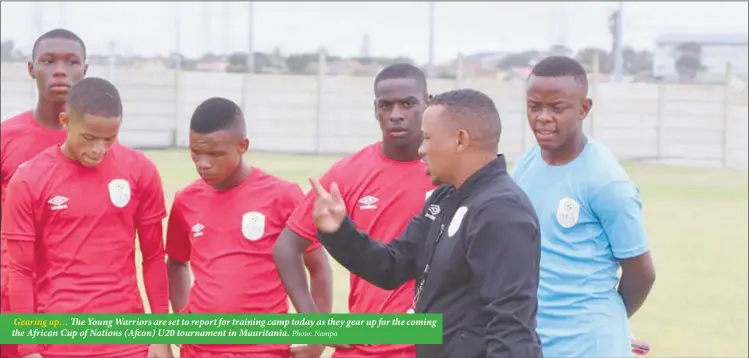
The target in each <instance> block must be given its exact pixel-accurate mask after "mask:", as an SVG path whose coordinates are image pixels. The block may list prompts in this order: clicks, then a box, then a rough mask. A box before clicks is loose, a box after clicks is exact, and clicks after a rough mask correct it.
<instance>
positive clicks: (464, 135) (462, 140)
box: [455, 129, 471, 152]
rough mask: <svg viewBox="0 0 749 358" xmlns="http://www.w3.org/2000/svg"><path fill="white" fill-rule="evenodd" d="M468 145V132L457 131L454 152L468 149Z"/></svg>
mask: <svg viewBox="0 0 749 358" xmlns="http://www.w3.org/2000/svg"><path fill="white" fill-rule="evenodd" d="M470 143H471V136H470V134H468V131H467V130H465V129H459V130H458V134H457V135H456V136H455V150H456V151H457V152H462V151H464V150H465V149H466V148H468V145H469V144H470Z"/></svg>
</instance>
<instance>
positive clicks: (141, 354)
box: [14, 345, 150, 358]
mask: <svg viewBox="0 0 749 358" xmlns="http://www.w3.org/2000/svg"><path fill="white" fill-rule="evenodd" d="M149 348H150V346H149V345H146V346H144V347H143V349H142V350H139V351H137V352H135V353H129V354H128V355H127V358H148V351H149ZM42 357H43V358H71V356H70V355H52V354H49V353H42ZM78 357H80V358H83V357H95V358H109V357H112V355H81V356H78ZM14 358H15V357H14Z"/></svg>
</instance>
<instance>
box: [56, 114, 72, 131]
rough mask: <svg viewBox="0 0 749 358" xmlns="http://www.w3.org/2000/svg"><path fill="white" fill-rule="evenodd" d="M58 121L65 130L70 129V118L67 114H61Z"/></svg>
mask: <svg viewBox="0 0 749 358" xmlns="http://www.w3.org/2000/svg"><path fill="white" fill-rule="evenodd" d="M58 119H59V120H60V124H61V125H62V127H63V128H67V127H68V123H70V116H69V115H68V113H67V112H60V115H59V116H58Z"/></svg>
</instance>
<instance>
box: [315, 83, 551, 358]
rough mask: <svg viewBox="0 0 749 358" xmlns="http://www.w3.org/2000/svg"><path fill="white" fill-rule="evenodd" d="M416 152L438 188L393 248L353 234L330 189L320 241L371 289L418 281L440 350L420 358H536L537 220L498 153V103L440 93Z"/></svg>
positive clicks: (424, 349)
mask: <svg viewBox="0 0 749 358" xmlns="http://www.w3.org/2000/svg"><path fill="white" fill-rule="evenodd" d="M422 131H423V132H424V142H423V144H422V146H421V148H420V153H421V154H422V155H423V156H424V160H425V162H426V163H427V167H428V174H429V175H431V177H432V179H433V181H434V182H435V183H437V184H445V185H442V186H440V187H439V188H438V189H436V190H435V191H434V193H432V195H431V196H430V198H429V199H428V200H427V202H426V204H425V205H424V209H423V210H422V212H421V213H420V214H419V215H418V216H416V217H414V219H413V220H412V221H411V222H410V223H409V225H408V228H407V229H406V231H405V232H404V233H403V234H402V235H401V236H400V237H399V238H397V239H395V240H393V241H392V242H390V243H389V244H384V243H381V242H377V241H375V240H373V239H371V238H369V237H368V236H367V235H366V234H364V233H360V232H358V231H357V230H356V228H355V226H354V224H353V223H352V222H351V220H350V219H349V218H348V217H347V216H346V207H345V204H344V202H343V199H342V198H341V194H340V192H339V191H338V187H337V185H336V184H335V183H332V184H331V187H330V192H328V191H326V189H324V188H322V186H321V185H320V183H319V182H318V181H317V180H315V179H310V182H311V184H312V186H313V189H314V190H315V191H316V192H317V199H316V202H315V210H314V216H315V223H316V225H317V227H318V238H319V240H320V241H321V242H322V244H323V245H324V246H325V248H326V249H327V250H328V252H329V253H330V254H331V255H332V256H333V257H334V258H335V259H336V260H337V261H338V262H340V263H341V264H342V265H343V266H344V267H346V268H347V269H348V270H350V271H351V272H353V273H354V274H356V275H358V276H360V277H362V278H364V279H365V280H367V281H369V282H371V283H372V284H374V285H377V286H379V287H382V288H384V289H393V288H396V287H398V286H400V285H402V284H404V283H405V282H407V281H408V280H411V279H416V282H417V289H416V297H415V298H414V311H415V312H418V313H441V314H442V315H443V330H444V337H443V344H442V345H418V346H417V347H416V352H417V356H418V357H419V358H442V357H445V358H478V357H508V358H509V357H513V358H537V357H542V353H541V344H540V341H539V338H538V335H537V334H536V310H537V308H538V301H537V295H536V291H537V289H538V279H539V277H538V276H539V260H540V253H541V248H540V240H541V239H540V232H539V224H538V218H537V217H536V214H535V212H534V210H533V207H532V206H531V203H530V201H529V200H528V198H527V196H526V195H525V193H523V191H522V190H521V189H520V188H519V187H518V186H517V185H516V184H515V182H514V181H513V180H512V179H511V178H510V176H509V175H508V174H507V168H506V164H505V159H504V156H502V155H499V156H497V155H496V153H497V146H498V143H499V137H500V133H501V124H500V120H499V114H498V113H497V109H496V107H495V105H494V102H493V101H492V100H491V99H490V98H489V97H488V96H486V95H485V94H483V93H481V92H478V91H474V90H456V91H451V92H447V93H443V94H440V95H438V96H436V97H434V98H433V99H432V101H430V104H429V107H428V108H427V109H426V111H425V112H424V116H423V123H422Z"/></svg>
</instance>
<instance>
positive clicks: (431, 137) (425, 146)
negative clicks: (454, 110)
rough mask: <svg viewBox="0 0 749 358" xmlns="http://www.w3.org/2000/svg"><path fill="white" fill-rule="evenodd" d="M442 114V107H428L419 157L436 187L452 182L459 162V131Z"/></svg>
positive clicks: (423, 121)
mask: <svg viewBox="0 0 749 358" xmlns="http://www.w3.org/2000/svg"><path fill="white" fill-rule="evenodd" d="M442 112H443V110H442V107H440V106H432V107H428V108H427V109H426V110H425V111H424V117H423V119H422V123H421V131H422V134H423V136H424V141H422V142H421V147H419V155H420V156H421V158H422V160H423V161H424V163H426V165H427V174H428V175H429V176H430V177H431V178H432V183H433V184H435V185H439V184H442V183H450V182H452V180H451V179H450V178H451V176H452V169H453V168H454V164H455V163H456V162H457V160H458V158H457V154H458V143H459V140H458V133H459V130H458V128H457V127H456V125H455V124H454V123H452V121H451V120H450V119H449V118H446V117H445V116H444V115H443V114H442Z"/></svg>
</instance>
